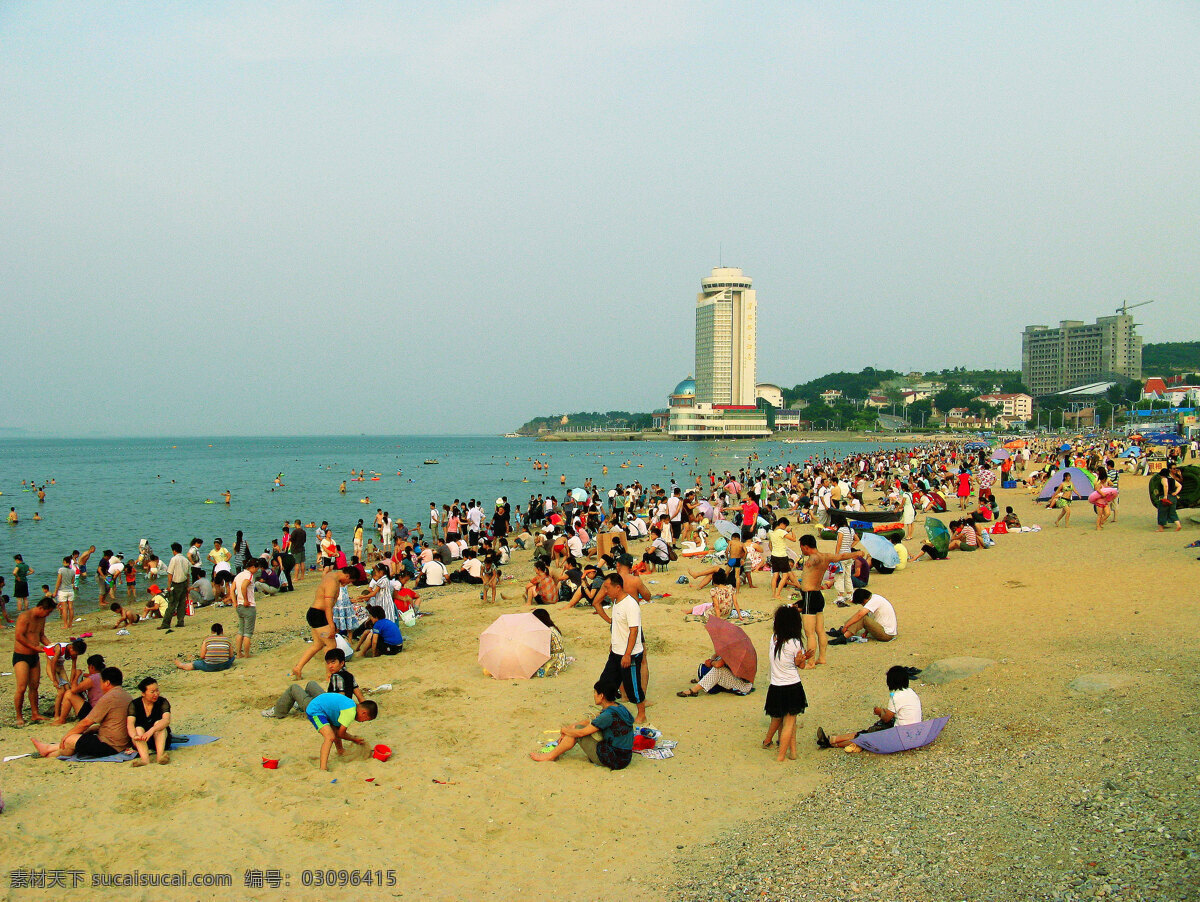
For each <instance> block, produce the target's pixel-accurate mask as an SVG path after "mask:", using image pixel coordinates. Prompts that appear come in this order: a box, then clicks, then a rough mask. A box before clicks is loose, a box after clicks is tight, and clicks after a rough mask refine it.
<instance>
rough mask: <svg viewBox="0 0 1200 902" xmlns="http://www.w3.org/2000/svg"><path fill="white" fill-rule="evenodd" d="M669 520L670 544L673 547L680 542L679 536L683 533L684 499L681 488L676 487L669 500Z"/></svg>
mask: <svg viewBox="0 0 1200 902" xmlns="http://www.w3.org/2000/svg"><path fill="white" fill-rule="evenodd" d="M667 518H668V519H669V520H670V522H671V532H670V544H672V545H673V544H675V543H676V542H678V541H679V535H680V533H681V532H682V531H683V498H682V497H681V493H680V489H679V486H676V487H675V490H674V491H673V492H671V497H670V498H668V499H667Z"/></svg>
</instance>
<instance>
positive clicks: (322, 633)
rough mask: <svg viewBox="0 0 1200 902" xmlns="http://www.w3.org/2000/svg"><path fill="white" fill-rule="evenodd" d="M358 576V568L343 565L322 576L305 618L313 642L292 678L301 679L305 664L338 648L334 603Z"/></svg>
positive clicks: (294, 669)
mask: <svg viewBox="0 0 1200 902" xmlns="http://www.w3.org/2000/svg"><path fill="white" fill-rule="evenodd" d="M356 576H358V570H356V569H355V568H353V567H343V568H342V569H341V570H330V571H329V572H328V573H325V574H323V575H322V576H321V585H319V586H318V587H317V596H316V598H314V599H313V603H312V607H311V608H309V609H308V611H307V612H305V615H304V619H305V621H306V622H307V623H308V627H309V629H310V630H312V639H313V641H312V644H311V645H309V647H308V651H306V652H305V653H304V654H303V655H301V656H300V660H299V661H297V662H296V666H295V667H294V668H292V678H293V679H296V680H298V679H300V677H301V675H302V674H303V673H304V665H305V664H307V663H308V662H309V661H311V660H312V659H313V658H314V657H316V656H317V655H318V654H321V655H323V654H325V652H327V651H332V650H333V649H335V648H337V642H336V641H335V640H334V636H335V635H336V634H337V630H335V629H334V627H333V605H334V602H336V601H337V597H338V594H339V593H340V592H341V590H342V586H348V585H350V583H352V582H354V578H355V577H356Z"/></svg>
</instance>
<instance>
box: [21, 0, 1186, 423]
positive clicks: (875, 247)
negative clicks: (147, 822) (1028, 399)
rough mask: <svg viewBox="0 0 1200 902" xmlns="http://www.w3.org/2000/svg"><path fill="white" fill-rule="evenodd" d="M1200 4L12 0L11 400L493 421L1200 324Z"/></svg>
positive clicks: (211, 417)
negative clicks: (730, 282) (751, 323)
mask: <svg viewBox="0 0 1200 902" xmlns="http://www.w3.org/2000/svg"><path fill="white" fill-rule="evenodd" d="M1198 48H1200V4H1197V3H1195V2H1191V0H1186V2H1178V3H1150V2H1141V3H1137V4H1129V3H1113V4H1105V3H1097V2H1088V3H1068V2H1056V3H1053V4H1046V3H1031V4H1027V5H1022V4H1019V3H997V4H982V3H971V4H961V3H945V4H926V3H916V2H904V3H813V4H804V3H797V2H786V3H778V4H774V3H695V2H689V3H668V2H657V3H656V2H649V3H647V2H630V3H619V2H604V3H595V4H585V3H567V2H561V3H548V2H527V0H521V2H498V3H464V2H438V3H422V4H416V3H414V4H402V3H397V2H380V3H354V2H337V3H304V2H296V0H288V2H281V3H277V4H275V3H218V2H206V3H184V2H179V3H170V4H164V3H161V2H153V3H113V2H106V3H95V2H84V3H34V2H27V3H17V2H5V3H2V4H0V122H2V123H3V124H2V125H0V206H2V210H3V212H2V214H0V308H2V311H0V312H2V313H3V334H4V341H3V355H2V358H3V359H2V365H3V366H4V369H5V375H6V378H5V384H6V391H5V392H3V394H2V395H0V427H10V428H11V427H23V428H25V429H27V430H30V431H34V432H42V431H53V432H56V433H73V432H77V433H87V432H90V431H92V430H102V431H104V432H108V433H118V434H163V433H166V434H184V433H199V434H212V433H226V432H244V433H249V434H267V433H272V432H278V433H304V434H310V433H338V432H363V431H365V432H372V433H404V432H435V433H442V432H483V433H487V432H502V431H505V430H508V429H511V428H515V427H516V426H518V425H519V424H520V423H521V422H523V421H524V420H526V419H527V418H529V417H531V416H534V415H538V414H544V413H550V412H555V411H562V410H577V409H585V410H591V409H600V410H604V409H611V408H621V409H635V410H637V409H641V410H649V409H651V408H652V407H656V406H662V405H663V404H664V403H665V396H666V394H667V393H668V392H669V391H670V389H671V388H672V387H673V386H674V384H675V383H676V382H677V381H678V380H679V379H681V378H682V377H683V376H686V375H687V374H688V373H689V372H691V370H692V369H693V344H692V341H693V329H694V307H695V296H696V292H697V291H698V290H699V284H700V279H701V278H702V277H703V276H705V275H707V273H708V271H709V269H710V268H711V267H713V266H716V265H717V264H718V262H719V258H720V259H723V261H724V263H725V265H732V266H741V267H743V268H744V269H745V270H746V272H747V273H748V274H749V275H750V276H752V277H753V278H754V281H755V287H756V289H757V290H758V298H759V358H758V363H759V378H760V379H761V380H764V381H772V382H777V383H781V384H784V385H792V384H794V383H796V382H799V381H804V380H806V379H809V378H812V377H814V376H817V375H820V374H822V373H825V372H828V371H830V370H834V369H853V370H857V369H860V368H862V367H863V366H866V365H874V366H879V367H891V368H896V369H902V370H907V369H921V368H941V367H942V366H955V365H966V366H1001V367H1012V368H1016V367H1019V365H1020V332H1021V330H1022V328H1023V327H1024V325H1025V324H1026V323H1030V322H1041V323H1055V322H1057V320H1059V319H1060V318H1077V319H1088V320H1090V319H1094V318H1095V317H1096V316H1099V315H1106V314H1110V313H1112V312H1113V310H1114V308H1115V307H1116V306H1118V305H1119V304H1120V302H1121V301H1122V300H1125V299H1128V300H1129V301H1130V302H1131V303H1133V302H1137V301H1142V300H1147V299H1151V298H1153V299H1154V300H1155V301H1156V303H1154V304H1153V305H1151V306H1148V307H1144V308H1142V309H1140V310H1138V311H1137V315H1138V318H1139V321H1140V322H1141V323H1143V324H1144V326H1143V328H1142V330H1141V331H1142V334H1143V336H1144V337H1145V339H1146V340H1147V341H1169V340H1194V339H1197V338H1200V254H1198V253H1197V252H1196V249H1197V247H1200V178H1198V176H1197V172H1198V170H1197V160H1200V52H1198Z"/></svg>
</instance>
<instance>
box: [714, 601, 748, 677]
mask: <svg viewBox="0 0 1200 902" xmlns="http://www.w3.org/2000/svg"><path fill="white" fill-rule="evenodd" d="M704 628H705V629H706V630H708V635H709V638H711V639H712V644H713V651H715V652H716V653H717V654H718V655H720V657H721V660H722V661H724V662H725V666H726V667H728V668H729V669H730V671H732V672H733V675H734V676H736V677H738V678H739V679H742V680H746V681H747V682H749V683H753V682H754V678H755V677H756V676H757V675H758V653H757V652H756V651H755V650H754V643H753V642H751V641H750V637H749V636H747V635H746V631H745V630H744V629H742V628H741V627H740V626H737V625H736V624H733V623H730V622H729V621H728V620H722V619H721V618H720V617H717V616H716V615H712V616H710V617H709V618H708V620H707V621H706V622H705V624H704Z"/></svg>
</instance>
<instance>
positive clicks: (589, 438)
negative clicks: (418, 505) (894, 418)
mask: <svg viewBox="0 0 1200 902" xmlns="http://www.w3.org/2000/svg"><path fill="white" fill-rule="evenodd" d="M530 437H531V438H536V440H537V441H539V442H675V441H679V439H676V438H673V437H672V436H670V435H668V434H667V433H665V432H547V433H544V434H542V435H539V436H530ZM973 438H974V436H970V435H946V434H942V433H938V434H920V433H908V432H905V433H892V432H859V431H846V432H836V431H828V430H817V431H805V432H776V433H775V434H774V435H772V436H771V437H770V438H738V439H731V438H721V439H714V440H713V441H719V442H720V443H721V444H728V443H730V442H738V443H743V442H745V443H755V442H793V443H798V444H803V443H809V442H814V443H815V442H888V443H889V444H891V443H895V442H901V443H906V444H913V443H917V442H928V441H939V442H941V441H970V440H972V439H973ZM691 444H698V443H697V442H692V443H691Z"/></svg>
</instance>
